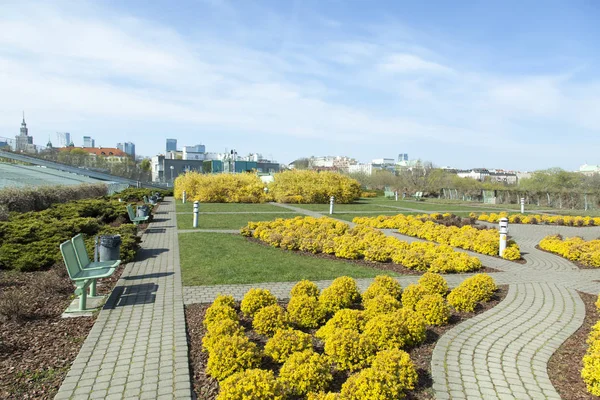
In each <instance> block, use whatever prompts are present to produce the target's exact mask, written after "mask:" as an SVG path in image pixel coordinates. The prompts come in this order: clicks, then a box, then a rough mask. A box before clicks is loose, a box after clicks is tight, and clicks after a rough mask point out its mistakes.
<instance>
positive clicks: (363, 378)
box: [340, 367, 416, 400]
mask: <svg viewBox="0 0 600 400" xmlns="http://www.w3.org/2000/svg"><path fill="white" fill-rule="evenodd" d="M413 368H414V367H413ZM415 375H416V372H415ZM413 388H414V383H412V384H411V382H410V381H408V382H407V381H406V380H403V379H401V378H399V377H395V376H393V375H392V374H390V373H388V372H386V371H385V370H381V369H376V368H365V369H363V370H362V371H360V372H359V373H356V374H354V375H352V376H350V378H348V379H347V380H346V382H344V384H343V385H342V391H341V396H340V397H341V398H342V399H344V400H364V399H369V400H390V399H402V398H404V397H406V391H408V390H410V389H413Z"/></svg>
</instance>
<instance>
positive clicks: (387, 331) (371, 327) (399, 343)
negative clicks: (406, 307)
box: [363, 313, 411, 350]
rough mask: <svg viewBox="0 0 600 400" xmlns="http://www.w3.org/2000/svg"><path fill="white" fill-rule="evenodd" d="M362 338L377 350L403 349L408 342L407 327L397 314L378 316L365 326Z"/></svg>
mask: <svg viewBox="0 0 600 400" xmlns="http://www.w3.org/2000/svg"><path fill="white" fill-rule="evenodd" d="M363 336H364V337H366V338H368V339H369V341H371V342H372V343H373V344H374V345H375V346H376V347H377V349H378V350H385V349H391V348H393V347H404V346H406V345H407V344H408V342H410V341H411V340H410V337H409V332H408V326H407V324H406V321H405V320H404V319H401V318H398V314H395V313H394V314H379V315H376V316H375V317H373V318H371V319H370V320H369V321H368V322H367V324H366V325H365V329H364V332H363Z"/></svg>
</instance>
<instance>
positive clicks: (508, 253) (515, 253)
mask: <svg viewBox="0 0 600 400" xmlns="http://www.w3.org/2000/svg"><path fill="white" fill-rule="evenodd" d="M502 258H504V259H505V260H511V261H514V260H520V259H521V251H520V250H519V247H517V246H516V245H514V244H512V245H509V246H507V247H506V248H505V249H504V252H503V253H502Z"/></svg>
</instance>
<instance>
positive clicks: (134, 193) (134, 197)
mask: <svg viewBox="0 0 600 400" xmlns="http://www.w3.org/2000/svg"><path fill="white" fill-rule="evenodd" d="M154 193H158V194H159V195H160V196H161V197H166V196H173V190H172V189H171V190H164V189H163V190H156V189H143V188H127V189H125V190H123V191H121V192H119V193H115V194H113V195H112V196H111V199H121V200H123V201H128V202H132V201H143V200H144V196H146V197H148V198H150V196H152V195H153V194H154Z"/></svg>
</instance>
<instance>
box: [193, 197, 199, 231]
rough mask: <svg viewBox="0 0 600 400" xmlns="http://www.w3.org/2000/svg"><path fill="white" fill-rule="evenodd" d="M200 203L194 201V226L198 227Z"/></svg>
mask: <svg viewBox="0 0 600 400" xmlns="http://www.w3.org/2000/svg"><path fill="white" fill-rule="evenodd" d="M199 206H200V205H199V204H198V202H197V201H195V202H194V228H197V227H198V208H199Z"/></svg>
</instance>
